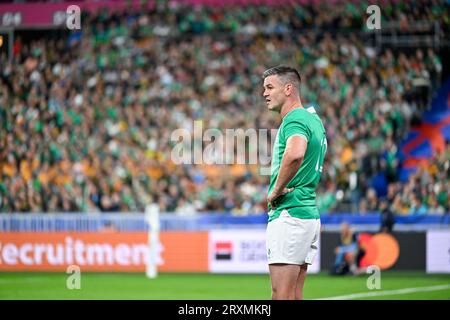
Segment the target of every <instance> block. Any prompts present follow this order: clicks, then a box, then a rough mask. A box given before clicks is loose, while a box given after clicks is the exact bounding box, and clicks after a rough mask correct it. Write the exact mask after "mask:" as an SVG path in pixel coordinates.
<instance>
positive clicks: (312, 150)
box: [268, 107, 327, 221]
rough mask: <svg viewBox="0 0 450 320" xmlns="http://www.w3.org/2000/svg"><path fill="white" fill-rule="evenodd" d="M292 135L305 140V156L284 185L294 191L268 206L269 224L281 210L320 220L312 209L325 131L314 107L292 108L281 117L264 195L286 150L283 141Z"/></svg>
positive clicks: (313, 208)
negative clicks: (295, 172) (293, 174)
mask: <svg viewBox="0 0 450 320" xmlns="http://www.w3.org/2000/svg"><path fill="white" fill-rule="evenodd" d="M294 135H301V136H303V137H305V138H306V140H307V141H308V144H307V149H306V152H305V156H304V158H303V161H302V163H301V165H300V168H299V169H298V172H297V174H296V175H295V176H294V177H293V178H292V179H291V181H289V183H288V184H287V186H286V188H294V190H293V191H291V192H289V193H287V194H285V195H284V196H280V197H279V198H278V199H277V207H276V208H275V209H272V208H271V207H270V205H269V221H272V220H273V219H276V218H278V217H279V216H280V213H281V211H282V210H284V209H286V210H288V212H289V214H290V215H291V216H293V217H296V218H301V219H318V218H320V215H319V211H318V209H317V206H316V188H317V185H318V183H319V180H320V174H321V172H322V166H323V160H324V158H325V153H326V151H327V139H326V133H325V128H324V126H323V124H322V121H321V120H320V118H319V116H318V115H317V113H316V110H315V109H314V107H309V108H307V109H304V108H297V109H294V110H292V111H290V112H289V113H288V114H287V115H286V116H285V117H284V118H283V121H282V123H281V125H280V128H279V130H278V132H277V136H276V138H275V143H274V146H273V152H272V165H271V177H270V185H269V193H268V194H270V193H271V192H272V190H273V188H274V187H275V182H276V180H277V177H278V172H279V170H280V166H281V159H282V158H283V154H284V150H285V149H286V141H287V140H288V138H289V137H291V136H294Z"/></svg>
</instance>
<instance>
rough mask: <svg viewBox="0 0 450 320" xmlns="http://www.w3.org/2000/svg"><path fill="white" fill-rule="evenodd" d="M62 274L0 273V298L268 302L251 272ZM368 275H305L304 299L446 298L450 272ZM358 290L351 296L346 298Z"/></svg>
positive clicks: (261, 279) (262, 281) (261, 280)
mask: <svg viewBox="0 0 450 320" xmlns="http://www.w3.org/2000/svg"><path fill="white" fill-rule="evenodd" d="M68 277H69V275H67V274H65V273H6V272H3V273H0V299H10V300H15V299H26V300H28V299H63V300H65V299H113V300H115V299H148V300H166V299H169V300H267V299H270V281H269V276H268V275H267V274H266V275H264V274H263V275H261V274H260V275H255V274H195V273H191V274H182V273H178V274H171V273H163V274H160V275H159V276H158V278H156V279H147V278H146V277H145V275H144V274H126V273H81V282H80V284H81V288H80V289H79V290H76V289H74V290H69V289H67V286H66V281H67V279H68ZM368 277H369V275H366V274H363V275H359V276H330V275H328V274H325V273H320V274H309V275H308V276H307V279H306V283H305V288H304V298H305V299H321V298H331V297H337V298H338V299H395V300H398V299H415V300H416V299H419V300H435V299H447V300H450V274H425V273H423V272H398V271H385V272H382V273H381V289H380V290H377V289H373V290H369V289H368V288H367V280H368ZM352 294H358V295H356V296H350V295H352Z"/></svg>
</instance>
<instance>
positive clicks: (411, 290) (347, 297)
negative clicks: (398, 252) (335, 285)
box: [318, 284, 450, 300]
mask: <svg viewBox="0 0 450 320" xmlns="http://www.w3.org/2000/svg"><path fill="white" fill-rule="evenodd" d="M446 289H450V284H446V285H440V286H432V287H417V288H405V289H399V290H385V291H376V292H362V293H353V294H348V295H345V296H336V297H329V298H321V299H318V300H351V299H358V298H369V297H380V296H391V295H397V294H406V293H415V292H428V291H438V290H446ZM449 298H450V297H449Z"/></svg>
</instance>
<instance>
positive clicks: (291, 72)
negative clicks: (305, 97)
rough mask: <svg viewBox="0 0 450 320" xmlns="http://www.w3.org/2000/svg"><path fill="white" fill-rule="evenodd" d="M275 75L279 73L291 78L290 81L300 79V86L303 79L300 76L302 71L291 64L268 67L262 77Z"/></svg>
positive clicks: (281, 75) (283, 76)
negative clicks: (290, 65)
mask: <svg viewBox="0 0 450 320" xmlns="http://www.w3.org/2000/svg"><path fill="white" fill-rule="evenodd" d="M273 75H278V76H280V77H282V78H284V79H285V80H290V81H298V85H299V86H300V83H301V82H302V79H301V77H300V73H299V72H298V71H297V70H296V69H294V68H292V67H289V66H283V65H281V66H276V67H273V68H270V69H267V70H266V71H264V72H263V74H262V78H263V79H265V78H267V77H269V76H273Z"/></svg>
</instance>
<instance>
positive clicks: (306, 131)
mask: <svg viewBox="0 0 450 320" xmlns="http://www.w3.org/2000/svg"><path fill="white" fill-rule="evenodd" d="M296 135H298V136H302V137H304V138H305V139H306V142H308V141H309V140H310V138H311V128H310V127H309V126H308V125H307V124H306V122H305V121H304V120H303V119H292V120H291V121H289V122H288V123H286V124H285V126H284V137H285V139H286V141H287V140H288V139H289V138H290V137H292V136H296Z"/></svg>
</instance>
